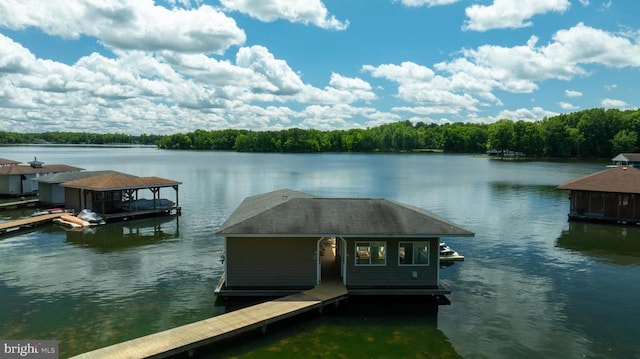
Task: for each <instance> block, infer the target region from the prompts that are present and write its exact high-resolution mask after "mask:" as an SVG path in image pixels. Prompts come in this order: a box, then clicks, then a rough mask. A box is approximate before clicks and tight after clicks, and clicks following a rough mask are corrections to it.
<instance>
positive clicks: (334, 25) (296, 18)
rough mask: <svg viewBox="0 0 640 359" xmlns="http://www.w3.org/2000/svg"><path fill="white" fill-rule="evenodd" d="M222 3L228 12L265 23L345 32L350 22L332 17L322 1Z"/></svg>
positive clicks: (228, 0) (224, 0)
mask: <svg viewBox="0 0 640 359" xmlns="http://www.w3.org/2000/svg"><path fill="white" fill-rule="evenodd" d="M220 3H221V4H222V5H223V6H224V7H225V8H226V9H227V10H230V11H239V12H241V13H244V14H247V15H249V16H251V17H253V18H256V19H258V20H260V21H265V22H272V21H275V20H278V19H284V20H287V21H290V22H293V23H302V24H312V25H315V26H318V27H320V28H323V29H332V30H344V29H346V28H347V27H348V26H349V21H340V20H338V19H336V17H335V16H333V15H331V16H330V15H329V13H328V11H327V8H326V7H325V6H324V4H323V3H322V1H321V0H220Z"/></svg>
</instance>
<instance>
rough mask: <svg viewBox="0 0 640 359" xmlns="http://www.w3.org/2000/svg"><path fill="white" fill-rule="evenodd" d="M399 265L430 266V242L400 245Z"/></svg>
mask: <svg viewBox="0 0 640 359" xmlns="http://www.w3.org/2000/svg"><path fill="white" fill-rule="evenodd" d="M398 265H405V266H428V265H429V242H400V243H398Z"/></svg>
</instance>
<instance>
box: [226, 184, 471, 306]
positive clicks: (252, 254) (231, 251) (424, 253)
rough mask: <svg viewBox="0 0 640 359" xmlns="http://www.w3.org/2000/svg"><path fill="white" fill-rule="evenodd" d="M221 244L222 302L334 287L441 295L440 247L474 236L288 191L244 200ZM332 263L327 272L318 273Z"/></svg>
mask: <svg viewBox="0 0 640 359" xmlns="http://www.w3.org/2000/svg"><path fill="white" fill-rule="evenodd" d="M216 233H217V234H218V235H220V236H222V237H224V239H225V254H224V257H223V260H224V267H225V274H224V276H223V278H222V280H221V281H220V284H219V286H218V288H217V289H216V292H217V293H218V294H219V295H221V296H242V295H247V296H277V295H284V294H290V293H295V292H299V291H301V290H305V289H309V288H313V287H314V286H316V285H318V284H321V283H323V282H325V281H327V280H338V281H340V282H341V283H342V284H344V286H345V287H346V288H347V290H348V292H349V294H350V295H357V294H364V295H442V294H448V293H450V291H448V290H446V289H445V288H443V287H442V286H441V285H440V276H439V270H440V263H439V260H440V256H439V249H438V248H439V240H440V238H442V237H469V236H473V235H474V234H473V233H472V232H470V231H468V230H466V229H464V228H462V227H460V226H458V225H456V224H454V223H452V222H450V221H447V220H445V219H443V218H441V217H439V216H437V215H435V214H433V213H431V212H429V211H426V210H424V209H420V208H416V207H412V206H409V205H406V204H402V203H399V202H395V201H391V200H387V199H381V198H323V197H317V196H314V195H312V194H308V193H304V192H297V191H293V190H289V189H283V190H278V191H274V192H269V193H265V194H261V195H256V196H252V197H248V198H246V199H245V200H244V201H243V202H242V203H241V204H240V205H239V206H238V208H237V209H236V210H235V211H234V212H233V213H232V214H231V215H230V217H229V218H228V219H227V220H226V221H225V222H224V224H223V225H222V226H221V228H220V229H219V230H218V231H217V232H216ZM329 255H330V258H332V259H333V263H332V265H333V268H334V270H326V269H325V268H323V263H322V262H323V260H322V259H323V258H324V257H325V256H329Z"/></svg>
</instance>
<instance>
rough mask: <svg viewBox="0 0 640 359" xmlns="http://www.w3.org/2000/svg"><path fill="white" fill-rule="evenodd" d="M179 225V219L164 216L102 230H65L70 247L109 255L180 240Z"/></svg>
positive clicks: (122, 223) (114, 225)
mask: <svg viewBox="0 0 640 359" xmlns="http://www.w3.org/2000/svg"><path fill="white" fill-rule="evenodd" d="M179 224H180V222H179V216H160V217H153V218H146V219H136V220H133V221H124V222H115V223H108V224H105V225H100V226H91V227H83V228H72V229H69V228H66V227H61V228H63V229H64V230H65V231H66V237H67V240H66V241H67V242H68V243H71V244H75V245H78V246H81V247H86V248H91V249H93V250H95V251H96V252H98V253H107V252H113V251H120V250H124V249H128V248H131V247H136V246H142V245H148V244H155V243H158V242H160V241H163V240H168V239H175V238H179V236H180V231H179V229H180V225H179Z"/></svg>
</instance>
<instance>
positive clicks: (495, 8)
mask: <svg viewBox="0 0 640 359" xmlns="http://www.w3.org/2000/svg"><path fill="white" fill-rule="evenodd" d="M570 6H571V3H570V2H569V0H494V1H493V4H491V5H478V4H474V5H471V6H470V7H468V8H466V9H465V13H466V15H467V17H468V18H469V19H468V20H467V21H466V22H465V24H464V26H463V29H465V30H475V31H487V30H491V29H504V28H521V27H527V26H531V24H532V23H531V21H530V20H529V19H531V18H532V17H533V16H535V15H539V14H546V13H548V12H560V13H562V12H565V11H566V10H567V9H569V7H570Z"/></svg>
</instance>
